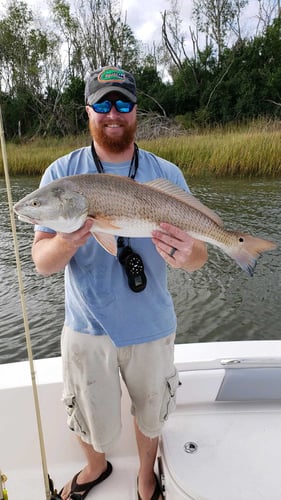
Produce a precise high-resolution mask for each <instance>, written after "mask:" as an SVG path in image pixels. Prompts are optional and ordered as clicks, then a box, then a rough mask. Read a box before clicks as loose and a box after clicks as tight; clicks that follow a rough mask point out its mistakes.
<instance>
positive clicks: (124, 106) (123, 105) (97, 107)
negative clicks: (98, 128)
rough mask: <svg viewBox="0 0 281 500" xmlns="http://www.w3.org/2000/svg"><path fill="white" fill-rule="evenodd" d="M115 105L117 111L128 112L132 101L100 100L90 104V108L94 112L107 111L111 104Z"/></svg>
mask: <svg viewBox="0 0 281 500" xmlns="http://www.w3.org/2000/svg"><path fill="white" fill-rule="evenodd" d="M113 105H114V106H115V108H116V109H117V111H118V112H119V113H130V112H131V111H132V109H133V107H134V103H133V102H130V101H121V100H120V99H118V100H117V101H108V100H106V101H102V102H96V103H95V104H92V108H93V110H94V111H95V112H96V113H109V111H110V110H111V108H112V106H113Z"/></svg>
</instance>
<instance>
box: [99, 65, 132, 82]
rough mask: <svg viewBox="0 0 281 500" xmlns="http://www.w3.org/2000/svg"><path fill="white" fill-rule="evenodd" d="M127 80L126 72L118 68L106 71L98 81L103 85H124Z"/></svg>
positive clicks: (100, 75)
mask: <svg viewBox="0 0 281 500" xmlns="http://www.w3.org/2000/svg"><path fill="white" fill-rule="evenodd" d="M125 79H126V75H125V71H123V70H122V69H117V68H107V69H104V70H103V71H102V72H101V73H100V74H99V76H98V81H99V82H101V83H108V82H110V83H112V82H116V83H123V82H124V81H125Z"/></svg>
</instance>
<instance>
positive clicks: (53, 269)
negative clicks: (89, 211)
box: [32, 220, 93, 276]
mask: <svg viewBox="0 0 281 500" xmlns="http://www.w3.org/2000/svg"><path fill="white" fill-rule="evenodd" d="M92 225H93V221H92V220H87V221H86V222H85V224H84V226H82V227H81V228H80V229H78V230H77V231H75V232H73V233H69V234H67V233H45V232H43V231H36V233H35V237H34V242H33V246H32V258H33V261H34V264H35V266H36V269H37V272H38V273H40V274H43V275H44V276H49V275H50V274H54V273H57V272H58V271H61V270H62V269H64V268H65V266H66V265H67V264H68V262H69V261H70V259H71V257H73V255H74V254H75V252H76V251H77V250H78V248H80V247H81V246H83V245H85V243H86V242H87V240H88V238H89V237H90V236H91V232H90V229H91V227H92Z"/></svg>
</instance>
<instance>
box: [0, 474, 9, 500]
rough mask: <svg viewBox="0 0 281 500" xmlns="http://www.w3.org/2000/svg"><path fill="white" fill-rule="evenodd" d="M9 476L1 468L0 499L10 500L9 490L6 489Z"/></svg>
mask: <svg viewBox="0 0 281 500" xmlns="http://www.w3.org/2000/svg"><path fill="white" fill-rule="evenodd" d="M6 481H7V476H6V475H5V474H3V472H1V470H0V500H8V492H7V489H6V484H5V483H6Z"/></svg>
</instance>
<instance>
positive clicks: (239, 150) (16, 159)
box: [0, 124, 281, 177]
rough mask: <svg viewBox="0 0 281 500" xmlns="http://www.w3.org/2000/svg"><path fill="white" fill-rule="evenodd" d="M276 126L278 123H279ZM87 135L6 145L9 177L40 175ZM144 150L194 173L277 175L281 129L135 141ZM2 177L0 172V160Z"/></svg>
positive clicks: (279, 171)
mask: <svg viewBox="0 0 281 500" xmlns="http://www.w3.org/2000/svg"><path fill="white" fill-rule="evenodd" d="M279 125H280V124H279ZM89 144H90V139H89V136H88V135H81V136H79V137H68V138H64V139H61V138H47V139H36V140H33V141H31V142H25V143H21V144H17V143H8V144H7V155H8V164H9V170H10V174H11V175H41V174H42V173H43V171H44V170H45V168H46V167H47V166H48V165H49V164H50V163H51V162H52V161H54V160H55V159H56V158H58V157H60V156H62V155H64V154H67V153H69V152H70V151H72V150H73V149H77V148H79V147H82V146H85V145H89ZM138 144H139V146H140V147H142V148H145V149H147V150H149V151H151V152H153V153H155V154H157V155H159V156H162V157H163V158H166V159H167V160H169V161H171V162H173V163H175V164H177V165H178V166H179V167H180V168H181V169H182V170H183V172H184V174H185V175H187V176H188V177H192V176H194V177H195V176H196V177H198V176H210V175H211V176H229V177H231V176H239V177H250V176H270V177H278V176H281V127H280V126H274V127H265V126H264V124H263V126H260V127H258V126H256V127H245V128H244V129H242V128H241V127H240V129H236V128H235V127H233V130H231V129H230V128H228V129H227V130H226V129H224V130H223V129H216V130H209V131H203V132H198V133H192V134H188V133H186V134H184V135H180V136H177V137H162V138H158V139H153V140H149V141H148V140H145V141H144V140H139V141H138ZM0 175H3V165H2V158H1V159H0Z"/></svg>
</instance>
